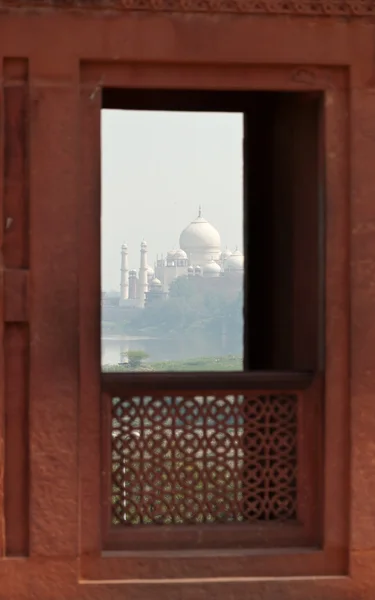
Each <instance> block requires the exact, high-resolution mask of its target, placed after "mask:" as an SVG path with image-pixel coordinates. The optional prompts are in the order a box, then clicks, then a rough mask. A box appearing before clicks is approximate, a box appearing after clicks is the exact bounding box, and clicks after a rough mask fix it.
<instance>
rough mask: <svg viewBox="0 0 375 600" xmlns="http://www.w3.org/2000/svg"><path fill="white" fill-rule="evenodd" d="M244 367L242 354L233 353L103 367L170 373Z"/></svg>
mask: <svg viewBox="0 0 375 600" xmlns="http://www.w3.org/2000/svg"><path fill="white" fill-rule="evenodd" d="M134 352H136V351H134ZM140 352H141V351H140ZM242 369H243V362H242V356H231V355H229V356H214V357H209V356H202V357H200V358H189V359H186V360H182V361H172V360H166V361H163V362H152V363H148V364H147V365H142V364H138V365H137V366H136V367H132V366H130V364H124V365H105V366H104V367H103V371H106V372H117V373H118V372H126V371H155V372H156V371H163V372H169V373H170V372H184V371H208V372H209V371H242Z"/></svg>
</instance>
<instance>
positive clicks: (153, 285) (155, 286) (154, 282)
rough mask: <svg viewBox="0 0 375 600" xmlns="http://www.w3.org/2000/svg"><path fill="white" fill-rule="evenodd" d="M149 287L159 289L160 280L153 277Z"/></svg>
mask: <svg viewBox="0 0 375 600" xmlns="http://www.w3.org/2000/svg"><path fill="white" fill-rule="evenodd" d="M151 286H152V287H153V288H160V287H161V281H160V279H158V278H157V277H155V278H154V279H153V280H152V281H151Z"/></svg>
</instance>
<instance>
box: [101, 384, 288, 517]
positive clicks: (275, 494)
mask: <svg viewBox="0 0 375 600" xmlns="http://www.w3.org/2000/svg"><path fill="white" fill-rule="evenodd" d="M296 439H297V398H296V396H294V395H293V394H290V395H289V394H287V395H281V394H278V395H272V394H271V393H270V394H268V395H246V396H243V395H228V396H225V395H215V396H192V397H181V396H173V397H172V396H155V397H150V396H147V397H145V396H141V397H131V398H114V399H113V400H112V494H113V495H112V522H113V524H115V525H128V526H131V525H148V524H159V525H178V524H185V525H186V524H198V523H199V524H204V523H215V522H216V523H233V522H239V521H261V520H263V521H264V520H265V521H272V520H277V521H280V520H286V519H294V518H295V516H296V467H297V451H296V446H297V442H296Z"/></svg>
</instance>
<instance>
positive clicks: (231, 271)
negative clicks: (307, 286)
mask: <svg viewBox="0 0 375 600" xmlns="http://www.w3.org/2000/svg"><path fill="white" fill-rule="evenodd" d="M242 140H243V115H242V114H237V113H213V112H210V113H202V112H200V113H198V112H181V111H179V112H176V111H174V112H172V111H170V112H164V111H124V110H123V111H119V110H104V111H102V244H101V246H102V365H103V370H104V371H107V372H108V371H112V372H113V371H119V372H129V371H137V372H145V371H147V372H155V371H164V372H165V371H227V370H230V371H240V370H242V368H243V275H244V255H243V215H242V211H243V157H242V153H243V144H242Z"/></svg>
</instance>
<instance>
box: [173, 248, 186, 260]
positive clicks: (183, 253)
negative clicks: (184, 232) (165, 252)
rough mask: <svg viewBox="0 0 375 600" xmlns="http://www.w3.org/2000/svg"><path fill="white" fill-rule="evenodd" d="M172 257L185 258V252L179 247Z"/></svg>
mask: <svg viewBox="0 0 375 600" xmlns="http://www.w3.org/2000/svg"><path fill="white" fill-rule="evenodd" d="M173 258H175V259H176V260H186V259H187V254H186V252H184V251H183V250H181V248H180V249H179V250H176V251H175V253H174V255H173Z"/></svg>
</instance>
